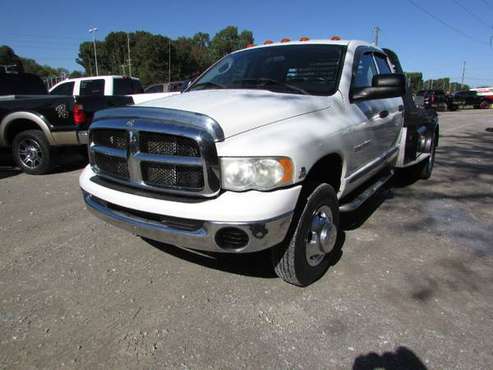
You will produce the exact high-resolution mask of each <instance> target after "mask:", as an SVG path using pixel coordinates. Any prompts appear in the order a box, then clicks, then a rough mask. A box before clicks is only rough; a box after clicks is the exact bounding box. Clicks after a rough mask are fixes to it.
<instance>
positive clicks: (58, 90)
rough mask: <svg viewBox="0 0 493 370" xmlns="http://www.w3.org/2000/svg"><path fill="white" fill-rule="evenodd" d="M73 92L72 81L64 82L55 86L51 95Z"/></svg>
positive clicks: (70, 93)
mask: <svg viewBox="0 0 493 370" xmlns="http://www.w3.org/2000/svg"><path fill="white" fill-rule="evenodd" d="M73 93H74V82H65V83H63V84H61V85H58V86H57V87H55V88H54V89H53V90H52V91H51V92H50V94H51V95H72V94H73Z"/></svg>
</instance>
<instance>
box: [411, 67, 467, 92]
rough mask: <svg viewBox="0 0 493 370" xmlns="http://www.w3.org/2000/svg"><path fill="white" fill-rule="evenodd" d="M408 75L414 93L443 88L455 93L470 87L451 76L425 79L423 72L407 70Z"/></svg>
mask: <svg viewBox="0 0 493 370" xmlns="http://www.w3.org/2000/svg"><path fill="white" fill-rule="evenodd" d="M406 77H407V80H408V81H409V84H410V85H411V89H412V92H413V93H417V92H418V91H420V90H443V91H445V92H450V93H453V92H456V91H461V90H469V89H470V86H469V85H466V84H464V85H463V84H461V83H459V82H453V81H451V79H450V78H449V77H445V78H438V79H429V80H423V74H422V73H421V72H406Z"/></svg>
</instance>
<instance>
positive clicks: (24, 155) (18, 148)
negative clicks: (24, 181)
mask: <svg viewBox="0 0 493 370" xmlns="http://www.w3.org/2000/svg"><path fill="white" fill-rule="evenodd" d="M12 154H13V157H14V160H15V162H16V164H17V165H18V166H19V167H20V168H21V169H22V171H24V172H25V173H28V174H30V175H42V174H45V173H47V172H49V171H50V170H51V167H52V158H51V157H52V156H51V151H50V145H49V143H48V140H46V137H45V136H44V134H43V132H41V131H38V130H27V131H23V132H21V133H19V134H17V136H16V137H15V138H14V141H13V143H12Z"/></svg>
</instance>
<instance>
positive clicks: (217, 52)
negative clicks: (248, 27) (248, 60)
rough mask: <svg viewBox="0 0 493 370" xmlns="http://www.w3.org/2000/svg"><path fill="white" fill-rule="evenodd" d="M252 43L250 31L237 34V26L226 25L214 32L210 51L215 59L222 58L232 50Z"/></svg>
mask: <svg viewBox="0 0 493 370" xmlns="http://www.w3.org/2000/svg"><path fill="white" fill-rule="evenodd" d="M251 43H253V34H252V32H250V31H243V32H241V34H238V28H237V27H235V26H228V27H226V28H224V29H223V30H221V31H219V32H218V33H216V35H215V36H214V37H213V38H212V41H211V49H212V50H211V52H212V56H213V58H214V59H215V60H217V59H219V58H222V57H223V56H224V55H226V54H229V53H231V52H232V51H235V50H238V49H243V48H245V47H246V46H247V45H248V44H251Z"/></svg>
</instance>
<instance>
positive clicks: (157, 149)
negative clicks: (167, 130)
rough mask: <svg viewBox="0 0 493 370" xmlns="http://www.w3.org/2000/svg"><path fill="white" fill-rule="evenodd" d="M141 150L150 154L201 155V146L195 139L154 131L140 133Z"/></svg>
mask: <svg viewBox="0 0 493 370" xmlns="http://www.w3.org/2000/svg"><path fill="white" fill-rule="evenodd" d="M140 150H141V152H142V153H150V154H160V155H170V156H183V157H200V150H199V146H198V144H197V142H196V141H195V140H192V139H189V138H187V137H182V136H174V135H167V134H159V133H154V132H141V133H140Z"/></svg>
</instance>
